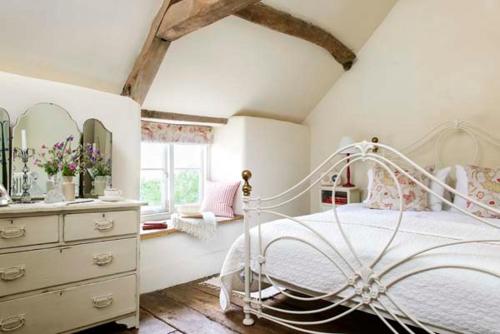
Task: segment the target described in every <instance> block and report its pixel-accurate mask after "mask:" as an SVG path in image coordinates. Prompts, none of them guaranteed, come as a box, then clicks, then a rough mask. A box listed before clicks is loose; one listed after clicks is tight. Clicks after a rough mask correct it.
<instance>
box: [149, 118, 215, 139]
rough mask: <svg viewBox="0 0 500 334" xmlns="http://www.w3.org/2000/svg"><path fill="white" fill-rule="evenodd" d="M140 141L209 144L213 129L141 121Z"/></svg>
mask: <svg viewBox="0 0 500 334" xmlns="http://www.w3.org/2000/svg"><path fill="white" fill-rule="evenodd" d="M141 132H142V141H146V142H155V143H191V144H210V143H211V142H212V139H213V131H212V128H211V127H209V126H199V125H181V124H167V123H158V122H150V121H142V124H141Z"/></svg>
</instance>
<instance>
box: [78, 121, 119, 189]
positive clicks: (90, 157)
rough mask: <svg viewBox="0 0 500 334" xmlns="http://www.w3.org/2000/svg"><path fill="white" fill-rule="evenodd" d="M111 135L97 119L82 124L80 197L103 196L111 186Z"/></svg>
mask: <svg viewBox="0 0 500 334" xmlns="http://www.w3.org/2000/svg"><path fill="white" fill-rule="evenodd" d="M112 143H113V141H112V134H111V131H109V130H108V129H106V127H105V126H104V125H103V124H102V123H101V122H100V121H99V120H97V119H93V118H92V119H88V120H86V121H85V123H84V124H83V150H84V154H83V166H84V169H85V171H84V173H82V184H83V187H82V189H81V192H82V193H81V194H80V195H81V196H82V197H97V196H102V195H104V189H105V188H106V187H107V186H111V165H112V159H111V154H112Z"/></svg>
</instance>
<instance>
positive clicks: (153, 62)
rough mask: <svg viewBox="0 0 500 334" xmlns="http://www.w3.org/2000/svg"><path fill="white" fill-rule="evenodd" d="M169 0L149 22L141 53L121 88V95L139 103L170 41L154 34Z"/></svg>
mask: <svg viewBox="0 0 500 334" xmlns="http://www.w3.org/2000/svg"><path fill="white" fill-rule="evenodd" d="M172 1H175V0H172ZM170 2H171V1H170V0H164V1H163V4H162V6H161V8H160V10H159V11H158V14H156V17H155V19H154V20H153V23H152V24H151V28H150V29H149V34H148V37H147V38H146V41H145V42H144V45H143V47H142V50H141V53H140V54H139V56H138V57H137V59H136V60H135V64H134V67H133V68H132V71H131V72H130V74H129V76H128V78H127V81H126V82H125V85H124V86H123V89H122V95H125V96H129V97H130V98H132V99H133V100H135V101H136V102H137V103H139V104H140V105H142V104H143V103H144V100H145V99H146V95H147V94H148V91H149V88H151V85H152V84H153V80H154V78H155V76H156V73H157V72H158V70H159V68H160V65H161V62H162V61H163V58H164V57H165V54H166V53H167V50H168V47H169V45H170V42H168V41H164V40H162V39H161V38H158V37H157V36H156V35H157V33H158V29H159V28H160V24H161V22H162V20H163V17H164V16H165V13H166V12H167V9H168V8H169V6H170Z"/></svg>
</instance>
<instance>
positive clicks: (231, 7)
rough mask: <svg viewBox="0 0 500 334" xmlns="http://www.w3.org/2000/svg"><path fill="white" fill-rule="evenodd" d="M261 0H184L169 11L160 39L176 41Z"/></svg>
mask: <svg viewBox="0 0 500 334" xmlns="http://www.w3.org/2000/svg"><path fill="white" fill-rule="evenodd" d="M259 1H260V0H182V1H179V2H177V3H175V4H173V5H172V6H170V8H169V9H168V11H167V13H166V14H165V17H164V19H163V21H162V23H161V25H160V28H159V30H158V34H157V35H158V37H160V38H162V39H164V40H167V41H170V42H171V41H175V40H176V39H178V38H180V37H182V36H184V35H186V34H189V33H190V32H193V31H195V30H198V29H200V28H202V27H205V26H207V25H209V24H212V23H214V22H216V21H218V20H220V19H222V18H224V17H226V16H229V15H232V14H234V13H236V12H237V11H239V10H241V9H243V8H245V7H247V6H249V5H252V4H255V3H257V2H259Z"/></svg>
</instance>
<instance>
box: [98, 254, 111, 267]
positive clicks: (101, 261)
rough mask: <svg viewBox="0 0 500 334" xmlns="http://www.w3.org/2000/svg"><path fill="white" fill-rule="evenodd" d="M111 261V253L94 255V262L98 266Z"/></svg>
mask: <svg viewBox="0 0 500 334" xmlns="http://www.w3.org/2000/svg"><path fill="white" fill-rule="evenodd" d="M111 262H113V255H112V254H99V255H95V256H94V264H96V265H98V266H105V265H107V264H110V263H111Z"/></svg>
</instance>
